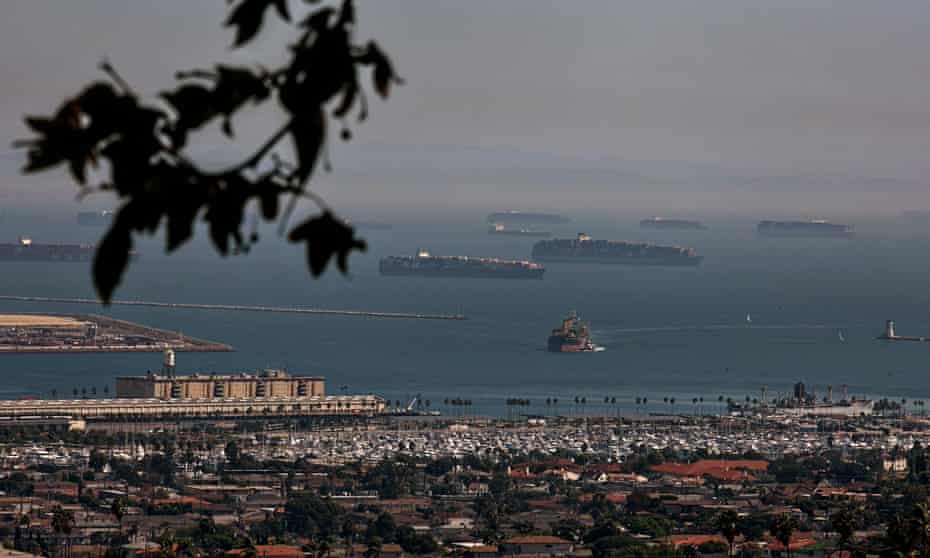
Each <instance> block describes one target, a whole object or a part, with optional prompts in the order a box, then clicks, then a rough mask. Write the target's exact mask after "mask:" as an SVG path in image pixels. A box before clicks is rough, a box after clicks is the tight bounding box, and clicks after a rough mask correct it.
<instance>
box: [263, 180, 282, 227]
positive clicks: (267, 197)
mask: <svg viewBox="0 0 930 558" xmlns="http://www.w3.org/2000/svg"><path fill="white" fill-rule="evenodd" d="M280 194H281V189H280V188H278V187H277V185H275V184H273V183H270V182H269V183H267V184H265V185H262V186H261V190H260V193H259V198H258V199H259V201H260V203H261V207H262V217H264V218H265V219H266V220H268V221H271V220H272V219H274V218H276V217H277V216H278V197H279V196H280Z"/></svg>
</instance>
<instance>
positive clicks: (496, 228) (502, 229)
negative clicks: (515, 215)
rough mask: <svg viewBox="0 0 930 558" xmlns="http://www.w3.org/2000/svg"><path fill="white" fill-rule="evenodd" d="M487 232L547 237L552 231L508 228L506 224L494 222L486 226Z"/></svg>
mask: <svg viewBox="0 0 930 558" xmlns="http://www.w3.org/2000/svg"><path fill="white" fill-rule="evenodd" d="M488 234H502V235H508V236H536V237H548V236H552V233H550V232H549V231H534V230H532V229H508V228H507V227H506V226H504V225H501V224H500V223H495V224H493V225H491V226H490V227H488Z"/></svg>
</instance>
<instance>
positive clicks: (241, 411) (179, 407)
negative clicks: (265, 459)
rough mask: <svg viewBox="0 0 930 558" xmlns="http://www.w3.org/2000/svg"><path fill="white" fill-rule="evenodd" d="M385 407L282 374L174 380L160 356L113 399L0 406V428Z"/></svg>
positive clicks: (120, 384) (369, 397)
mask: <svg viewBox="0 0 930 558" xmlns="http://www.w3.org/2000/svg"><path fill="white" fill-rule="evenodd" d="M385 407H386V402H385V400H384V399H383V398H381V397H379V396H377V395H373V394H364V395H339V396H327V395H326V394H325V384H324V379H323V378H322V377H320V376H292V375H290V374H288V373H287V372H285V371H283V370H264V371H261V372H256V373H251V372H250V373H242V374H189V375H178V374H176V373H175V361H174V352H173V351H171V350H166V351H165V352H164V359H163V361H162V369H161V371H160V372H159V373H157V374H156V373H152V372H149V373H147V374H145V375H142V376H122V377H118V378H117V379H116V397H115V398H113V399H72V400H67V399H66V400H37V399H23V400H16V401H0V426H2V425H3V424H6V423H7V422H9V421H17V422H21V421H23V420H25V421H30V420H37V419H48V418H49V417H55V418H57V419H69V420H89V421H107V420H126V419H129V420H139V419H145V418H167V417H177V418H180V417H185V418H249V417H269V418H270V417H302V416H373V415H378V414H382V413H384V412H385Z"/></svg>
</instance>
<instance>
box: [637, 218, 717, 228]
mask: <svg viewBox="0 0 930 558" xmlns="http://www.w3.org/2000/svg"><path fill="white" fill-rule="evenodd" d="M639 228H641V229H660V230H673V231H702V230H704V229H706V228H707V227H705V226H704V224H703V223H701V222H700V221H689V220H687V219H666V218H665V217H652V218H651V219H643V220H642V221H640V222H639Z"/></svg>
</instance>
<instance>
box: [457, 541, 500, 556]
mask: <svg viewBox="0 0 930 558" xmlns="http://www.w3.org/2000/svg"><path fill="white" fill-rule="evenodd" d="M465 558H497V547H496V546H494V545H487V544H482V545H478V546H472V547H470V548H468V549H467V550H465Z"/></svg>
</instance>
